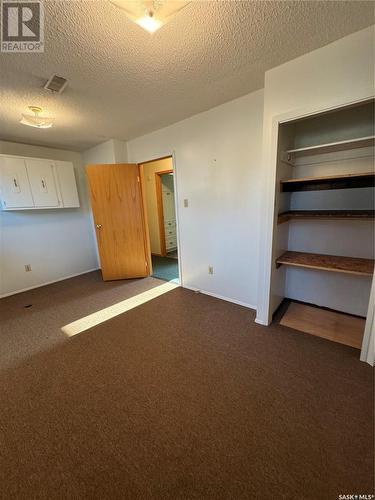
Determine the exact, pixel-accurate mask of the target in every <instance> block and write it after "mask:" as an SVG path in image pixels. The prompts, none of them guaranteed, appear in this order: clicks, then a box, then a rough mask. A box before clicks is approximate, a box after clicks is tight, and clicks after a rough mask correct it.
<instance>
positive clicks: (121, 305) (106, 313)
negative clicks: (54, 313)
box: [61, 282, 179, 337]
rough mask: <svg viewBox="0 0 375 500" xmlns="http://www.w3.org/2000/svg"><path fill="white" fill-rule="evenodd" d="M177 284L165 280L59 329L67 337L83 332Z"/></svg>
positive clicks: (169, 289) (171, 288) (157, 295)
mask: <svg viewBox="0 0 375 500" xmlns="http://www.w3.org/2000/svg"><path fill="white" fill-rule="evenodd" d="M178 286H179V285H178V283H173V282H167V283H164V284H163V285H160V286H157V287H155V288H152V289H151V290H147V291H146V292H142V293H140V294H138V295H135V296H134V297H130V298H129V299H126V300H122V301H121V302H117V304H113V305H112V306H109V307H106V308H104V309H101V310H100V311H96V312H94V313H92V314H89V315H88V316H85V317H84V318H80V319H78V320H77V321H73V322H72V323H69V324H68V325H65V326H63V327H62V328H61V330H62V331H63V332H64V333H65V334H66V335H68V336H69V337H73V336H74V335H77V334H78V333H81V332H84V331H85V330H88V329H89V328H93V327H94V326H97V325H99V324H100V323H104V321H108V320H109V319H111V318H114V317H115V316H118V315H119V314H123V313H124V312H126V311H129V310H130V309H134V308H135V307H138V306H140V305H142V304H144V303H145V302H149V301H150V300H152V299H155V298H156V297H159V296H160V295H163V294H164V293H167V292H169V291H171V290H174V289H175V288H177V287H178Z"/></svg>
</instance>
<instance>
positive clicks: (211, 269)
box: [208, 266, 214, 274]
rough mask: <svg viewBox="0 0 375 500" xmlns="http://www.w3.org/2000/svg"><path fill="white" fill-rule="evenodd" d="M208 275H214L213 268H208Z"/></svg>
mask: <svg viewBox="0 0 375 500" xmlns="http://www.w3.org/2000/svg"><path fill="white" fill-rule="evenodd" d="M208 274H214V266H208Z"/></svg>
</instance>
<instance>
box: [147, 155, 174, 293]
mask: <svg viewBox="0 0 375 500" xmlns="http://www.w3.org/2000/svg"><path fill="white" fill-rule="evenodd" d="M140 168H141V174H142V184H143V192H144V200H145V206H146V214H147V219H148V232H149V240H150V249H151V260H152V274H151V275H152V276H153V277H154V278H158V279H161V280H164V281H171V282H173V283H179V282H180V276H179V262H178V258H179V256H178V247H177V217H176V196H175V177H174V175H175V172H174V166H173V158H172V156H169V157H166V158H160V159H157V160H151V161H148V162H144V163H141V164H140Z"/></svg>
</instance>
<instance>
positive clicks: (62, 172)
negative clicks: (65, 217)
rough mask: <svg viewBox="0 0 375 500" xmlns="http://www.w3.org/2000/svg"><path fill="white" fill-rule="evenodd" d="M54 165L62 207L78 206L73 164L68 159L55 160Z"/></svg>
mask: <svg viewBox="0 0 375 500" xmlns="http://www.w3.org/2000/svg"><path fill="white" fill-rule="evenodd" d="M55 166H56V173H57V179H58V183H59V186H60V191H61V198H62V204H63V206H64V208H75V207H79V198H78V193H77V185H76V178H75V175H74V168H73V165H72V164H71V163H70V162H68V161H55Z"/></svg>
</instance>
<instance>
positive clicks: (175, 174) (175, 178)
mask: <svg viewBox="0 0 375 500" xmlns="http://www.w3.org/2000/svg"><path fill="white" fill-rule="evenodd" d="M166 158H172V165H173V185H174V204H175V212H176V235H177V254H178V261H177V262H178V275H179V281H180V286H181V287H183V286H184V285H183V263H182V253H181V236H180V212H179V206H180V203H179V192H178V167H177V162H176V153H175V152H174V151H171V152H166V153H165V154H162V155H156V156H151V158H150V157H149V158H148V159H147V160H146V161H137V163H138V165H139V166H140V172H141V175H140V178H141V185H142V192H145V185H146V184H145V176H144V170H143V165H145V164H146V163H151V162H154V161H157V160H165V159H166ZM146 206H147V202H146V201H145V207H146ZM145 212H146V213H147V210H145Z"/></svg>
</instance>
